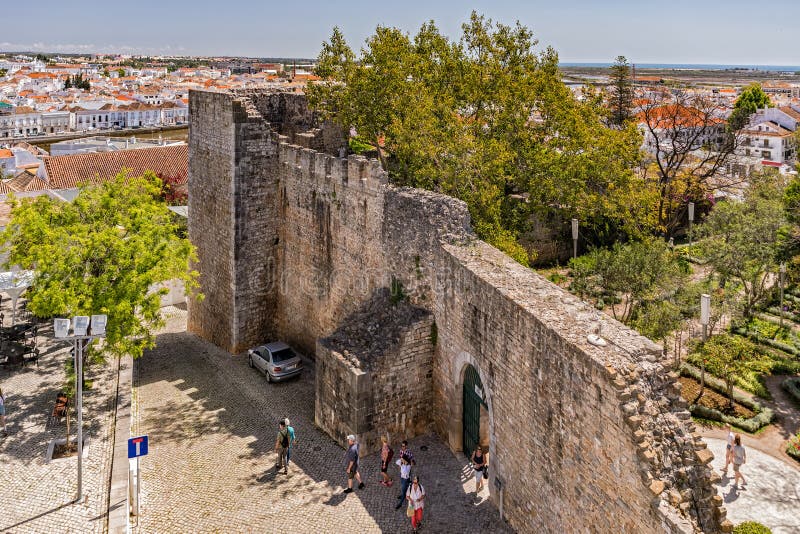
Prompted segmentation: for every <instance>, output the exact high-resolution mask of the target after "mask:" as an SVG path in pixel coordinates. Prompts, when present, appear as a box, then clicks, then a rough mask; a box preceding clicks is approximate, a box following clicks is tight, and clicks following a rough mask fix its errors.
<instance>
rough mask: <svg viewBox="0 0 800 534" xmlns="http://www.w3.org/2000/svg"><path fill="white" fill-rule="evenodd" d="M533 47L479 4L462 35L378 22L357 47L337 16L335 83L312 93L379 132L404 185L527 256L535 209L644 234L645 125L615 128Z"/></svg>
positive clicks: (364, 134)
mask: <svg viewBox="0 0 800 534" xmlns="http://www.w3.org/2000/svg"><path fill="white" fill-rule="evenodd" d="M536 45H537V41H536V40H535V39H534V38H533V35H532V34H531V32H530V30H528V29H527V28H525V27H524V26H521V25H520V24H519V23H517V24H516V25H514V26H506V25H503V24H495V23H493V22H492V21H491V20H487V19H485V18H484V17H482V16H479V15H477V14H476V13H474V12H473V13H472V15H471V17H470V20H469V21H468V22H467V23H466V24H464V25H463V26H462V35H461V38H460V40H459V41H457V42H456V41H451V40H449V39H448V38H447V37H445V36H443V35H442V34H441V33H440V32H439V30H438V28H437V27H436V26H435V24H434V23H433V22H428V23H426V24H424V25H423V26H422V27H421V28H420V30H419V32H418V33H417V34H416V35H415V36H413V37H410V36H409V35H407V34H405V33H404V32H402V31H400V30H398V29H396V28H387V27H378V28H377V29H376V31H375V34H374V35H372V36H370V37H369V38H368V39H367V42H366V45H365V47H364V48H363V49H362V50H361V53H360V55H359V56H358V57H357V56H356V54H355V53H354V52H353V51H352V49H351V48H350V47H349V46H348V45H347V43H346V41H345V39H344V37H343V35H342V33H341V32H340V31H339V30H338V28H335V29H334V31H333V35H332V36H331V39H330V40H329V41H328V42H325V43H323V46H322V51H321V52H320V55H319V58H318V66H317V70H316V72H317V74H318V75H319V76H320V77H322V78H323V79H324V81H323V82H322V83H318V84H314V85H311V86H309V87H308V88H307V93H308V95H309V98H310V101H311V104H312V106H314V107H315V108H316V109H317V110H318V111H320V112H321V114H322V115H323V117H325V118H328V119H332V120H334V121H336V122H338V123H339V124H340V125H342V126H343V127H345V128H346V129H349V128H351V127H352V128H354V129H355V130H356V131H357V134H358V137H359V139H360V140H361V141H365V142H368V143H370V144H372V146H373V148H374V149H375V150H376V151H377V154H378V158H379V159H380V161H381V164H382V165H383V167H384V168H385V169H386V170H387V171H388V172H389V175H390V178H391V179H392V181H393V182H394V183H396V184H400V185H408V186H414V187H422V188H426V189H431V190H434V191H440V192H443V193H446V194H449V195H452V196H455V197H457V198H460V199H462V200H464V201H465V202H466V203H467V205H468V207H469V209H470V213H471V215H472V218H473V223H474V226H475V230H476V232H477V233H478V235H480V236H481V237H482V238H484V239H486V240H487V241H489V242H490V243H492V244H494V245H495V246H497V247H498V248H500V249H501V250H503V251H505V252H506V253H508V254H510V255H511V256H513V257H514V258H516V259H517V260H518V261H520V262H522V263H527V262H528V260H529V259H531V258H532V257H534V256H535V251H533V250H525V249H524V248H523V247H522V246H521V244H520V241H521V238H522V237H523V236H524V234H525V232H526V231H528V230H529V229H530V227H531V224H532V220H533V219H534V218H539V219H548V218H559V217H560V218H561V219H567V220H568V219H569V218H571V217H575V216H577V217H579V218H580V219H581V220H582V221H583V222H584V229H586V230H587V235H591V234H592V231H593V229H594V228H603V230H602V232H603V235H606V234H607V235H613V237H617V236H618V234H619V232H624V233H627V234H630V235H637V234H639V233H641V232H642V229H643V228H647V226H648V224H649V223H648V222H647V216H646V215H645V216H642V214H643V213H644V211H645V210H644V209H643V207H644V206H646V205H647V202H643V201H642V200H641V198H642V194H643V192H644V191H646V188H645V187H644V186H643V184H642V183H641V181H639V180H638V178H637V176H636V175H635V174H634V173H633V170H632V169H633V168H634V166H635V165H636V164H637V163H638V158H639V153H638V147H639V146H640V144H641V139H640V137H639V134H638V132H637V131H636V129H635V128H634V127H633V126H629V127H626V128H624V129H622V130H611V129H609V128H607V127H606V126H605V124H604V117H605V115H606V111H605V109H604V108H603V103H602V101H601V100H600V99H599V98H587V99H586V100H585V101H579V100H577V99H576V98H574V96H573V95H572V93H571V92H570V91H569V89H567V88H566V87H565V85H564V84H563V83H562V82H561V79H560V74H559V70H558V56H557V54H556V53H555V51H554V50H552V49H549V48H548V49H546V50H544V51H541V52H537V51H536V50H535V47H536ZM520 199H523V200H522V201H520ZM606 225H608V228H610V230H609V229H606ZM597 233H598V234H599V232H597Z"/></svg>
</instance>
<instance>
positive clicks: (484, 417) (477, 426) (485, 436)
mask: <svg viewBox="0 0 800 534" xmlns="http://www.w3.org/2000/svg"><path fill="white" fill-rule="evenodd" d="M462 389H463V401H464V402H463V413H462V444H463V446H462V447H463V451H464V454H465V455H466V456H467V458H470V457H472V452H473V451H474V450H475V448H476V447H477V446H478V445H481V446H483V447H488V445H489V412H488V410H489V405H488V404H487V403H486V393H485V392H484V390H483V383H482V382H481V377H480V375H478V371H477V370H476V369H475V368H474V367H473V366H471V365H467V367H466V369H465V370H464V386H463V388H462ZM485 450H488V449H485Z"/></svg>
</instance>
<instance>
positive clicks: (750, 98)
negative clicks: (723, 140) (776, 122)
mask: <svg viewBox="0 0 800 534" xmlns="http://www.w3.org/2000/svg"><path fill="white" fill-rule="evenodd" d="M768 107H772V101H771V100H770V99H769V96H768V95H767V93H765V92H764V90H763V89H762V88H761V84H760V83H757V82H756V83H752V84H750V85H748V86H747V87H745V88H744V90H742V93H741V94H740V95H739V98H737V99H736V103H734V105H733V113H731V116H730V118H729V119H728V121H729V123H730V126H731V128H732V129H734V130H741V129H742V128H744V127H745V126H747V123H748V122H749V121H750V117H751V116H752V115H753V113H755V112H756V111H758V110H759V109H764V108H768Z"/></svg>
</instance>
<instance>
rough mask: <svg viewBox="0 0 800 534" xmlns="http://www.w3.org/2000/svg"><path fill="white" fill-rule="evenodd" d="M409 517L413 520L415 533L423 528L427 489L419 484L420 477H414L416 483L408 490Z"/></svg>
mask: <svg viewBox="0 0 800 534" xmlns="http://www.w3.org/2000/svg"><path fill="white" fill-rule="evenodd" d="M406 497H408V512H407V513H408V516H409V517H410V518H411V528H413V529H414V532H416V531H417V529H419V527H420V526H422V509H423V508H424V507H425V488H423V487H422V484H420V483H419V477H418V476H416V475H414V481H413V482H412V483H411V487H410V488H408V493H407V494H406Z"/></svg>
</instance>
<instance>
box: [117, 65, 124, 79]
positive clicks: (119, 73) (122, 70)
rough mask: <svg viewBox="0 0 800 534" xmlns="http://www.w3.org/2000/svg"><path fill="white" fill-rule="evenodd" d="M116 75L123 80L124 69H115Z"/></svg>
mask: <svg viewBox="0 0 800 534" xmlns="http://www.w3.org/2000/svg"><path fill="white" fill-rule="evenodd" d="M117 74H118V75H119V77H120V78H124V77H125V69H123V68H122V67H120V68H118V69H117Z"/></svg>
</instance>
